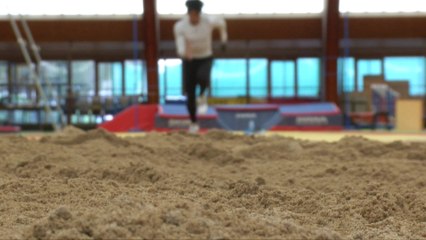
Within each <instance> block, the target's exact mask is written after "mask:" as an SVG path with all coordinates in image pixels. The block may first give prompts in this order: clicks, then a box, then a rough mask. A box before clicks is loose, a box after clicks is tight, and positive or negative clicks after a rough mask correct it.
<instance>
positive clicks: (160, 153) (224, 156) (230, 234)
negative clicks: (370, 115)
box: [0, 128, 426, 240]
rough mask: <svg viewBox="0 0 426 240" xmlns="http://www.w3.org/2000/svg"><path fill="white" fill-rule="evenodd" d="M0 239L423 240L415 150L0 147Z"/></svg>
mask: <svg viewBox="0 0 426 240" xmlns="http://www.w3.org/2000/svg"><path fill="white" fill-rule="evenodd" d="M0 216H1V217H0V236H1V237H0V238H2V239H3V238H4V239H8V238H13V239H22V238H25V239H117V238H122V239H129V238H132V239H140V238H150V239H153V238H155V239H163V238H167V239H177V238H179V239H182V238H185V239H188V238H192V239H217V240H218V239H231V238H232V239H234V238H238V239H272V238H275V239H276V238H280V239H359V240H361V239H426V143H403V142H393V143H379V142H373V141H369V140H366V139H363V138H357V137H348V138H344V139H343V140H341V141H339V142H337V143H327V142H308V141H300V140H294V139H291V138H281V137H250V136H236V135H231V134H228V133H224V132H220V131H213V132H210V133H208V134H206V135H203V136H194V135H187V134H185V133H173V134H158V133H157V134H148V135H147V136H146V137H143V138H126V139H121V138H118V137H116V136H114V135H111V134H108V133H106V132H104V131H101V130H95V131H91V132H87V133H85V132H81V131H79V130H77V129H74V128H67V129H65V131H64V132H63V133H60V134H57V135H55V136H49V137H45V138H43V139H41V140H40V141H30V140H27V139H25V138H22V137H1V138H0Z"/></svg>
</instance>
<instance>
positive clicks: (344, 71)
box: [337, 57, 355, 92]
mask: <svg viewBox="0 0 426 240" xmlns="http://www.w3.org/2000/svg"><path fill="white" fill-rule="evenodd" d="M337 77H338V79H339V80H338V83H339V91H343V92H353V91H355V59H354V58H350V57H348V58H339V60H338V72H337Z"/></svg>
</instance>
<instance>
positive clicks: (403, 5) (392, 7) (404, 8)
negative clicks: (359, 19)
mask: <svg viewBox="0 0 426 240" xmlns="http://www.w3.org/2000/svg"><path fill="white" fill-rule="evenodd" d="M340 11H341V12H351V13H407V12H408V13H418V12H426V2H425V1H424V0H403V1H402V0H386V1H378V0H375V1H371V0H340Z"/></svg>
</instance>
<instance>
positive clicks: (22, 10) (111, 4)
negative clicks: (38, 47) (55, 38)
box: [0, 0, 143, 15]
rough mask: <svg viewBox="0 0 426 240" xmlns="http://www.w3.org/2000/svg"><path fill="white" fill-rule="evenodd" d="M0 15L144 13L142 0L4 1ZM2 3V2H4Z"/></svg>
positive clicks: (0, 8)
mask: <svg viewBox="0 0 426 240" xmlns="http://www.w3.org/2000/svg"><path fill="white" fill-rule="evenodd" d="M3 1H5V3H2V6H1V7H0V15H7V14H9V13H10V14H23V15H134V14H142V13H143V2H142V1H141V0H120V1H117V0H73V1H69V0H37V1H34V0H13V1H12V0H3ZM3 1H2V2H3Z"/></svg>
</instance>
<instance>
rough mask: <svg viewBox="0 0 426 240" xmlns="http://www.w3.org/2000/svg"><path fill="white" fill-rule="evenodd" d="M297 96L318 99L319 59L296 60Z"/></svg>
mask: <svg viewBox="0 0 426 240" xmlns="http://www.w3.org/2000/svg"><path fill="white" fill-rule="evenodd" d="M297 80H298V90H297V91H298V95H299V96H301V97H319V91H320V60H319V58H299V59H297Z"/></svg>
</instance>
